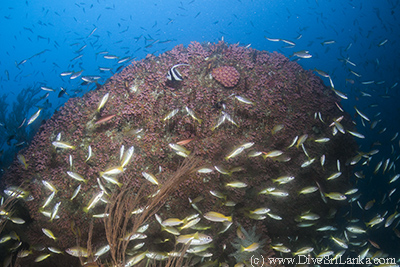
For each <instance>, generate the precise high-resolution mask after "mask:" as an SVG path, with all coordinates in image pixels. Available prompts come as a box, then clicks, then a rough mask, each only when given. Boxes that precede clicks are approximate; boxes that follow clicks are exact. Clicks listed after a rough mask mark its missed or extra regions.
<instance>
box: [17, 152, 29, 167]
mask: <svg viewBox="0 0 400 267" xmlns="http://www.w3.org/2000/svg"><path fill="white" fill-rule="evenodd" d="M17 158H18V161H19V162H20V163H21V164H22V165H24V169H25V170H27V169H28V164H27V163H26V159H25V157H24V155H22V154H18V155H17Z"/></svg>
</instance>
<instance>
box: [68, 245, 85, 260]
mask: <svg viewBox="0 0 400 267" xmlns="http://www.w3.org/2000/svg"><path fill="white" fill-rule="evenodd" d="M65 252H67V253H68V254H69V255H71V256H74V257H85V258H86V257H88V251H87V249H86V248H83V247H78V246H77V247H72V248H68V249H66V250H65Z"/></svg>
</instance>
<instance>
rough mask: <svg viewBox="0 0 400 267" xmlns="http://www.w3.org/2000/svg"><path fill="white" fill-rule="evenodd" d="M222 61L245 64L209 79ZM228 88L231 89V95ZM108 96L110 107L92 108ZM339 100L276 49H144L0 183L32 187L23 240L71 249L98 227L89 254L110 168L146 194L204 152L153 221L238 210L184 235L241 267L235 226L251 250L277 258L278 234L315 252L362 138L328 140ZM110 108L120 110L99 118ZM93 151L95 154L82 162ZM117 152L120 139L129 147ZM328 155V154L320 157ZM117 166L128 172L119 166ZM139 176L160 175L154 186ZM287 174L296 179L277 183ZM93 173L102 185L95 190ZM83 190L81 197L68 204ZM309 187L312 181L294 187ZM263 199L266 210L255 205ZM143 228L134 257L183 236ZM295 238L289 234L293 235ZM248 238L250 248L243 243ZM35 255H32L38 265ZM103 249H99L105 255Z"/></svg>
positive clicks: (59, 120)
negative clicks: (309, 221) (225, 77)
mask: <svg viewBox="0 0 400 267" xmlns="http://www.w3.org/2000/svg"><path fill="white" fill-rule="evenodd" d="M179 63H186V64H188V65H189V66H187V67H185V68H181V69H180V72H181V75H182V77H183V80H182V81H181V82H179V86H174V87H169V86H168V85H169V84H168V83H167V78H166V73H167V72H168V70H169V69H170V68H171V67H172V66H174V65H176V64H179ZM224 66H231V67H229V68H234V69H235V72H237V74H235V77H234V79H231V78H229V79H231V81H230V83H227V84H224V82H223V81H221V80H219V82H218V78H217V77H216V75H215V72H216V70H218V69H219V68H221V67H222V68H226V67H224ZM213 70H214V71H213ZM231 70H232V69H231ZM232 71H233V70H232ZM212 72H213V74H211V73H212ZM239 76H240V79H239V78H238V77H239ZM213 77H214V78H213ZM215 79H217V81H216V80H215ZM224 86H227V87H232V86H234V87H232V89H230V90H226V88H225V87H224ZM107 93H108V94H109V97H108V101H107V102H106V103H105V105H104V107H103V108H101V109H100V111H97V110H98V107H99V103H100V102H101V100H102V99H103V98H104V96H105V95H106V94H107ZM339 101H340V99H339V98H338V97H337V96H336V95H335V94H334V92H333V91H332V90H330V89H329V88H327V87H325V86H324V84H323V82H322V81H321V80H320V79H319V78H317V77H316V76H315V75H314V74H313V73H312V72H311V71H306V70H304V69H303V68H301V67H300V65H299V64H298V63H296V62H292V61H290V60H289V59H288V58H286V57H285V56H283V55H281V54H278V53H269V52H265V51H257V50H255V49H251V48H244V47H240V46H238V45H227V44H226V43H223V42H219V43H217V44H204V45H202V44H200V43H197V42H193V43H191V44H190V45H189V46H188V47H187V48H186V47H184V46H182V45H180V46H177V47H175V48H174V49H172V50H171V51H168V52H166V53H164V54H162V55H160V56H158V57H155V56H152V55H149V56H148V57H147V58H146V59H143V60H140V61H135V62H132V64H131V65H129V66H128V67H126V68H125V69H123V70H122V71H121V72H120V73H118V74H115V75H114V76H113V77H111V78H110V79H109V80H108V82H107V83H105V84H104V85H103V86H102V87H101V88H100V89H98V90H95V91H91V92H89V93H87V94H86V95H85V96H83V97H82V98H73V99H70V100H69V101H68V102H67V103H66V104H65V105H64V106H63V107H62V108H61V109H60V111H58V112H57V113H55V114H54V116H53V117H52V118H51V119H50V120H48V121H47V122H46V123H45V124H44V125H43V126H42V127H41V128H40V130H39V132H38V133H37V135H36V137H35V138H34V140H33V142H32V143H31V145H30V146H29V148H27V149H26V150H25V151H23V153H22V154H23V155H24V156H25V158H26V160H27V163H28V168H27V169H24V167H23V166H22V165H21V164H20V163H18V162H17V161H16V162H15V163H14V164H13V165H12V167H11V168H10V169H9V170H8V172H7V173H6V174H5V175H4V187H9V186H11V185H19V184H20V183H21V182H26V181H28V185H27V189H28V191H29V192H30V194H31V195H32V196H33V198H34V200H32V201H26V202H25V204H24V205H25V207H26V209H27V210H28V211H29V215H30V217H31V219H32V221H31V222H30V223H29V224H28V225H27V227H28V229H27V233H26V234H25V235H24V238H23V241H24V242H27V243H29V244H31V245H33V244H40V245H43V246H52V247H57V248H59V249H61V250H65V249H67V248H70V247H74V246H76V244H77V239H80V240H81V241H85V242H86V239H87V237H88V232H89V226H90V225H91V224H93V234H92V235H91V244H92V245H93V248H94V249H95V248H98V247H100V246H102V245H104V244H106V243H107V240H106V238H105V232H104V226H103V219H102V218H96V217H98V216H94V215H99V214H103V213H104V212H105V205H106V204H105V203H104V202H107V199H110V196H107V195H106V194H104V197H103V198H102V200H103V201H98V203H97V204H96V205H95V206H94V207H90V209H88V206H89V202H90V201H91V200H93V198H95V197H96V194H98V193H99V192H100V191H101V190H105V191H106V192H107V193H108V194H109V195H112V194H113V193H117V192H119V191H120V190H121V189H120V188H119V186H118V185H117V184H115V183H113V181H112V180H111V179H104V178H103V177H104V175H105V174H104V172H105V171H109V172H114V173H113V174H110V175H109V176H107V175H106V177H108V178H110V177H111V178H113V179H115V180H117V182H118V183H121V184H122V188H123V189H129V190H132V191H133V192H137V191H138V190H139V189H140V188H141V186H143V185H144V184H146V185H148V186H147V188H150V189H149V190H148V191H149V192H148V194H152V193H154V192H156V190H157V189H158V188H159V187H161V188H162V185H163V184H165V183H167V181H168V179H169V178H170V177H171V175H172V174H173V173H174V172H175V171H176V170H177V169H178V168H179V166H180V164H181V163H182V161H183V160H184V158H185V157H187V156H188V155H189V154H190V156H191V157H192V156H194V157H196V158H198V159H199V160H201V162H202V163H201V165H200V166H199V168H198V169H197V170H196V171H195V172H192V173H190V174H188V175H187V176H186V177H185V179H184V180H183V181H182V182H180V184H176V185H174V189H176V190H175V191H173V192H172V193H171V194H170V195H169V196H168V198H167V199H166V202H163V203H161V204H162V207H161V208H160V210H159V211H158V215H159V216H160V217H161V218H162V219H163V220H165V219H167V218H179V219H184V218H186V217H187V216H190V215H193V214H196V213H197V214H200V212H201V213H202V214H206V213H207V212H210V211H214V212H219V213H221V214H223V215H224V216H227V217H228V219H229V216H232V222H233V224H232V225H231V227H230V228H228V229H227V230H226V229H224V225H226V224H222V223H220V222H215V221H210V220H209V219H207V218H205V217H203V216H202V215H201V214H200V215H199V218H201V220H200V224H201V225H202V226H203V228H202V229H204V230H193V229H190V228H188V229H183V230H182V231H181V235H185V234H191V233H194V232H196V231H199V232H200V233H204V234H206V235H208V236H210V237H212V239H213V241H212V242H213V244H214V247H215V248H214V249H213V250H212V253H213V255H212V256H210V259H211V260H214V259H219V260H220V262H228V263H230V266H233V265H234V263H235V262H236V260H235V259H241V258H246V257H247V254H246V255H240V253H247V252H246V251H245V252H243V251H242V252H241V251H240V250H239V251H236V249H235V247H234V246H232V243H234V244H235V246H238V245H237V244H240V242H241V241H240V240H241V239H240V238H239V239H238V236H237V235H238V232H237V231H236V230H237V228H238V225H241V226H242V227H243V229H246V230H247V231H248V232H249V231H250V232H249V234H246V235H245V238H244V239H246V236H248V237H247V239H251V238H253V237H254V238H255V237H257V238H256V240H260V242H259V243H260V244H262V245H263V246H262V247H260V248H258V250H257V251H256V252H259V253H260V251H262V250H264V251H265V254H263V255H273V252H272V250H271V248H270V246H269V245H270V244H271V240H272V241H274V242H275V243H278V242H280V243H283V244H284V245H285V246H287V247H289V248H291V249H292V250H296V249H297V248H299V246H300V245H302V246H304V244H305V243H307V244H308V243H309V245H311V246H312V245H313V244H312V241H311V240H318V237H319V235H321V232H318V231H316V228H317V227H320V226H324V225H327V224H328V223H331V222H330V221H331V220H333V218H334V217H333V216H332V214H333V212H332V211H333V210H335V209H338V208H339V207H340V206H341V205H343V201H340V200H335V199H331V198H329V197H324V196H322V197H321V194H324V193H325V194H329V193H331V192H337V193H344V192H345V191H346V190H348V189H349V188H350V185H349V182H348V180H349V177H350V174H351V168H350V167H349V166H347V165H346V164H345V163H346V162H347V161H348V160H349V158H350V157H351V156H353V155H354V152H355V150H356V145H355V142H354V141H353V139H352V137H351V136H350V135H349V134H342V133H341V132H338V133H336V134H335V135H333V134H332V132H333V130H334V129H336V128H335V126H330V124H331V123H332V122H333V121H334V120H338V118H339V117H341V116H344V117H343V119H342V120H341V121H340V125H343V127H345V128H349V129H351V127H353V126H352V123H351V120H350V117H349V116H348V115H347V114H345V113H343V112H342V111H340V110H339V109H338V107H337V105H339ZM107 115H115V116H110V117H104V116H107ZM100 119H102V121H104V122H101V121H100V122H99V120H100ZM338 121H339V120H338ZM96 122H97V123H96ZM337 123H338V122H337ZM58 134H61V139H60V140H61V142H65V143H67V144H69V145H71V146H74V147H75V149H65V148H59V146H56V145H54V144H57V143H53V142H54V141H56V139H57V135H58ZM296 137H297V140H295V138H296ZM328 138H329V139H328ZM293 141H294V142H293ZM89 146H90V147H91V150H92V152H93V153H92V154H93V155H92V156H91V158H90V159H88V160H87V158H88V147H89ZM121 146H124V147H125V149H124V152H123V153H121ZM132 146H133V147H134V154H133V157H132V159H131V161H130V162H129V163H127V164H126V165H125V166H124V167H123V168H121V165H122V161H123V160H121V155H124V154H125V153H126V151H127V150H128V148H130V147H132ZM321 157H322V158H325V159H326V160H325V162H324V164H322V162H321V160H320V159H321ZM122 158H123V156H122ZM338 162H340V172H341V175H340V176H339V177H338V178H336V179H333V180H327V178H328V177H329V176H331V175H332V174H334V173H337V172H339V170H338V169H337V168H338V167H337V166H338ZM118 171H119V172H121V173H119V174H116V173H117V172H118ZM67 172H70V173H69V174H71V172H72V173H76V174H79V175H80V176H81V177H83V179H85V180H87V182H86V183H85V182H82V181H78V180H76V179H73V178H72V176H71V175H69V174H68V173H67ZM143 173H147V174H152V175H153V177H155V178H156V179H157V181H158V183H159V187H158V186H157V185H156V184H155V183H156V182H155V181H154V180H153V181H152V182H153V184H151V183H150V182H149V181H148V180H151V179H152V178H151V176H146V175H145V174H143ZM101 176H103V177H101ZM282 176H288V177H294V179H289V178H287V179H286V180H285V179H281V180H275V179H277V178H279V177H282ZM97 178H100V181H101V184H102V185H103V186H104V187H105V189H102V188H100V185H99V183H98V180H97ZM43 180H44V181H48V182H51V183H52V184H53V185H54V187H55V188H57V190H58V191H57V193H56V194H55V196H54V198H53V199H52V201H51V202H50V204H49V205H48V206H47V207H45V208H43V209H41V207H42V206H43V204H44V202H45V200H46V199H47V198H48V197H49V195H50V194H51V193H52V192H51V191H50V190H49V189H48V188H47V187H45V186H44V184H43V183H42V181H43ZM285 181H287V182H285ZM78 185H81V189H80V192H79V193H78V195H77V196H76V197H75V198H74V199H73V200H71V197H72V195H73V192H74V190H76V188H77V187H78ZM306 187H316V189H315V190H314V191H313V190H311V191H312V193H309V194H300V193H299V192H300V191H301V190H302V189H303V188H306ZM328 196H332V195H328ZM189 199H190V200H191V201H192V203H189ZM56 203H60V206H59V208H58V211H57V216H59V218H53V219H52V220H50V218H48V217H46V216H45V215H44V214H43V212H41V211H48V212H49V213H50V216H51V214H52V213H53V210H54V207H55V205H56ZM263 207H265V208H268V209H269V212H268V213H265V212H264V213H263V212H254V210H255V209H258V208H263ZM84 208H86V209H84ZM138 208H141V207H138ZM85 211H86V212H85ZM307 212H312V213H315V214H318V216H319V219H318V220H316V221H315V222H314V224H313V225H311V226H309V227H306V228H303V227H301V226H302V225H299V224H301V223H303V224H304V221H303V219H301V218H300V216H301V215H302V214H303V215H304V214H307ZM303 217H304V216H303ZM219 219H220V220H224V219H221V218H219ZM228 219H226V220H228ZM148 223H150V227H149V229H148V230H147V231H146V235H147V239H146V241H145V245H144V247H143V248H141V249H140V251H145V250H147V249H148V250H149V251H161V252H170V251H172V250H173V249H174V245H175V240H176V238H177V237H175V236H174V235H173V234H171V233H169V232H165V231H162V229H161V227H160V225H159V223H158V222H157V221H156V219H155V218H154V216H152V217H151V218H149V220H148ZM253 227H254V229H253ZM42 228H47V229H50V230H51V231H52V232H53V233H54V235H55V236H56V237H57V238H58V239H57V240H56V241H54V240H52V239H50V238H48V237H47V236H45V235H44V234H43V232H42ZM198 229H200V227H198ZM252 229H253V230H252ZM223 230H226V231H223ZM251 231H253V232H251ZM296 236H298V239H296V238H294V237H296ZM287 237H293V238H292V239H291V240H292V241H291V242H290V243H289V239H288V238H287ZM160 240H164V243H162V242H161V241H160ZM165 240H169V241H168V242H167V241H165ZM242 240H243V239H242ZM295 240H297V241H295ZM136 241H137V240H135V241H132V242H136ZM85 242H83V243H84V244H86V243H85ZM141 242H142V241H141ZM238 242H239V243H238ZM243 242H244V241H243ZM296 242H299V243H296ZM136 243H138V242H136ZM136 243H135V244H136ZM81 244H82V242H81ZM243 244H249V240H247V241H246V242H245V243H243ZM239 247H240V246H239ZM178 249H179V248H178ZM40 253H43V252H35V253H34V254H35V255H34V256H29V257H27V258H25V259H24V260H25V261H26V262H29V260H30V261H32V260H33V259H34V257H35V256H38V255H39V254H40ZM229 255H234V257H233V256H229ZM57 257H58V258H57ZM109 257H110V256H109V254H105V255H103V256H102V258H101V259H100V261H103V262H105V261H107V259H109ZM60 258H64V259H68V258H72V257H71V256H69V255H66V254H64V255H61V254H60V255H58V256H52V257H50V258H49V259H46V261H48V262H49V263H50V262H51V261H52V260H55V259H60ZM195 258H196V257H195ZM63 262H65V263H66V264H67V262H68V261H65V260H64V261H63ZM58 263H60V261H58ZM27 264H28V263H27ZM25 266H28V265H25ZM57 266H61V265H57Z"/></svg>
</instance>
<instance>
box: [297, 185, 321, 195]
mask: <svg viewBox="0 0 400 267" xmlns="http://www.w3.org/2000/svg"><path fill="white" fill-rule="evenodd" d="M316 191H318V187H316V186H308V187H304V188H303V189H301V190H300V191H299V195H301V194H303V195H306V194H311V193H314V192H316Z"/></svg>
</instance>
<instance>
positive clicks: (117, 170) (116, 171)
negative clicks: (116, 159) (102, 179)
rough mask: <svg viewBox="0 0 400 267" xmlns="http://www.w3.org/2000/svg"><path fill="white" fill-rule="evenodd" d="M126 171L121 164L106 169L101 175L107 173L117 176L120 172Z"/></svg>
mask: <svg viewBox="0 0 400 267" xmlns="http://www.w3.org/2000/svg"><path fill="white" fill-rule="evenodd" d="M123 172H124V168H123V167H121V166H118V167H111V168H108V169H107V170H105V171H104V172H100V176H103V175H106V176H115V175H118V174H120V173H123Z"/></svg>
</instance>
